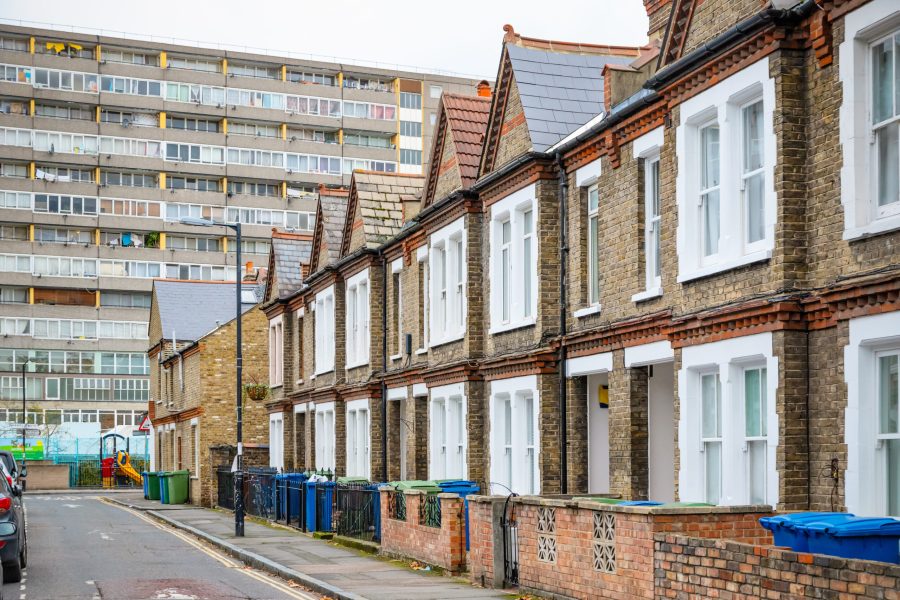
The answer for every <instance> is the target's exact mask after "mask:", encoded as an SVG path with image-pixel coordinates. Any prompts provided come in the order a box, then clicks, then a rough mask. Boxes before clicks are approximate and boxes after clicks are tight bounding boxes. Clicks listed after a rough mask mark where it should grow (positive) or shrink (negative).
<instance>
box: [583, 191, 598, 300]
mask: <svg viewBox="0 0 900 600" xmlns="http://www.w3.org/2000/svg"><path fill="white" fill-rule="evenodd" d="M592 195H595V196H596V198H597V205H596V206H595V207H593V208H591V196H592ZM595 221H596V235H593V234H592V232H591V224H592V222H595ZM585 224H586V226H587V255H586V256H587V267H588V269H587V271H588V304H589V305H590V306H600V186H599V185H597V184H596V183H595V184H593V185H591V186H590V187H588V190H587V220H586V221H585Z"/></svg>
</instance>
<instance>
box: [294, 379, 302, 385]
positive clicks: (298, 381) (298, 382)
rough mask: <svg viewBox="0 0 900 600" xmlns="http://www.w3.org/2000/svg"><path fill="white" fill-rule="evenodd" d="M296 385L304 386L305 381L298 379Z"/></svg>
mask: <svg viewBox="0 0 900 600" xmlns="http://www.w3.org/2000/svg"><path fill="white" fill-rule="evenodd" d="M294 385H303V380H302V379H298V380H297V381H296V382H295V383H294Z"/></svg>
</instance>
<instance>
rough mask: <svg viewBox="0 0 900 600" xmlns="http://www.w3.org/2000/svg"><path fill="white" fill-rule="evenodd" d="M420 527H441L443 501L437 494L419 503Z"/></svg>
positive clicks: (423, 498)
mask: <svg viewBox="0 0 900 600" xmlns="http://www.w3.org/2000/svg"><path fill="white" fill-rule="evenodd" d="M419 525H425V526H426V527H437V528H440V526H441V499H440V498H439V497H438V495H437V494H428V495H426V496H424V497H422V499H421V500H420V501H419Z"/></svg>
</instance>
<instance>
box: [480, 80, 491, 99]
mask: <svg viewBox="0 0 900 600" xmlns="http://www.w3.org/2000/svg"><path fill="white" fill-rule="evenodd" d="M477 89H478V95H479V96H481V97H482V98H490V97H491V84H489V83H488V82H487V81H485V80H484V79H482V80H481V81H479V82H478V88H477Z"/></svg>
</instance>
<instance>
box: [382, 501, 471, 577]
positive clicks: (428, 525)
mask: <svg viewBox="0 0 900 600" xmlns="http://www.w3.org/2000/svg"><path fill="white" fill-rule="evenodd" d="M401 497H402V498H403V500H401V499H400V498H401ZM425 502H426V495H425V494H424V493H423V492H419V491H415V490H413V491H406V492H394V491H388V490H381V552H382V553H383V554H387V555H389V556H399V557H403V558H412V559H414V560H418V561H421V562H423V563H426V564H429V565H434V566H437V567H441V568H442V569H446V570H447V571H450V572H451V573H459V572H460V571H463V570H464V569H465V567H466V529H465V527H466V525H465V508H464V506H463V501H462V499H461V498H460V497H459V495H458V494H437V495H436V500H432V502H437V503H439V505H440V517H439V523H438V519H437V518H436V511H435V507H434V506H433V505H432V506H430V507H427V508H426V506H425V505H424V503H425ZM398 504H399V505H402V506H398ZM398 517H403V518H402V519H401V518H398Z"/></svg>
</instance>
